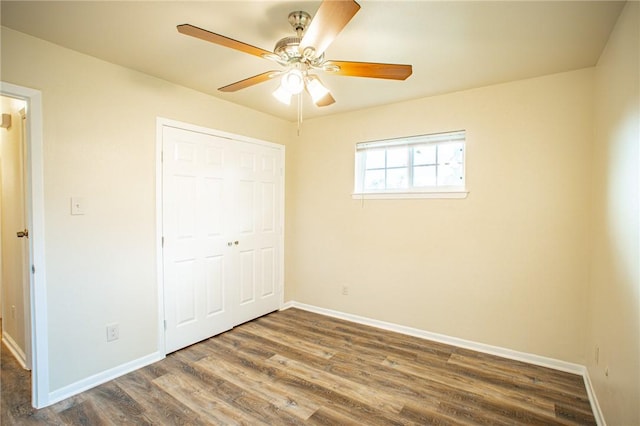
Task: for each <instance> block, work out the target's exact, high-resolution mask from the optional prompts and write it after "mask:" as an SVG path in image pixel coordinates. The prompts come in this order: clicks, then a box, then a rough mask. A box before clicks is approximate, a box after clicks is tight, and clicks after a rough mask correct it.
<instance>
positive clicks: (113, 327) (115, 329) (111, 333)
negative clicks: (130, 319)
mask: <svg viewBox="0 0 640 426" xmlns="http://www.w3.org/2000/svg"><path fill="white" fill-rule="evenodd" d="M119 338H120V326H119V325H118V324H115V323H114V324H107V342H113V341H114V340H118V339H119Z"/></svg>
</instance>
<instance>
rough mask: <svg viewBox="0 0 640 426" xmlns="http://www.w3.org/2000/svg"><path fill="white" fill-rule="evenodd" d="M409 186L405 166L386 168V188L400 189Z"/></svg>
mask: <svg viewBox="0 0 640 426" xmlns="http://www.w3.org/2000/svg"><path fill="white" fill-rule="evenodd" d="M408 186H409V172H408V169H407V168H406V167H403V168H401V169H387V189H400V188H407V187H408Z"/></svg>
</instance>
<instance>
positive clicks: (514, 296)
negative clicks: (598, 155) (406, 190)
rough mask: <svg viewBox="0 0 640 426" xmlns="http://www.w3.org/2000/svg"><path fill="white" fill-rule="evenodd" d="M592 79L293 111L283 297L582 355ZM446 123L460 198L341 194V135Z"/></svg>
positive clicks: (345, 160) (347, 183)
mask: <svg viewBox="0 0 640 426" xmlns="http://www.w3.org/2000/svg"><path fill="white" fill-rule="evenodd" d="M592 93H593V70H591V69H587V70H582V71H575V72H569V73H564V74H559V75H552V76H548V77H542V78H536V79H531V80H525V81H518V82H515V83H508V84H502V85H497V86H491V87H485V88H481V89H476V90H470V91H465V92H459V93H453V94H448V95H444V96H438V97H432V98H425V99H420V100H416V101H412V102H404V103H400V104H395V105H390V106H385V107H380V108H376V109H369V110H364V111H359V112H354V113H350V114H342V115H338V116H330V117H326V118H321V119H315V120H308V121H306V122H305V123H304V128H303V132H302V135H301V137H300V138H299V139H298V140H296V141H295V142H294V143H292V144H291V149H289V151H288V155H289V156H290V157H293V160H292V163H293V164H292V167H290V168H289V169H288V170H287V174H288V176H289V178H290V179H289V180H288V181H287V184H291V183H292V182H293V185H294V186H293V187H292V188H291V187H290V188H289V194H288V195H289V197H290V198H293V199H294V200H295V205H294V207H293V210H294V211H293V215H292V217H291V216H290V217H289V218H288V227H287V238H288V246H287V248H288V250H287V253H288V255H287V256H288V257H287V276H286V283H287V287H286V290H287V292H286V296H287V298H288V299H294V300H297V301H299V302H304V303H308V304H312V305H317V306H321V307H325V308H330V309H335V310H338V311H345V312H349V313H353V314H357V315H362V316H365V317H370V318H375V319H379V320H384V321H389V322H393V323H398V324H402V325H407V326H411V327H416V328H419V329H423V330H428V331H431V332H436V333H442V334H445V335H449V336H454V337H458V338H462V339H468V340H472V341H476V342H481V343H485V344H491V345H497V346H501V347H506V348H510V349H514V350H518V351H524V352H528V353H533V354H538V355H543V356H547V357H552V358H557V359H561V360H565V361H570V362H578V363H582V362H584V350H583V348H584V329H585V327H584V325H585V321H586V308H585V307H586V284H587V280H588V268H587V265H588V254H589V253H588V250H587V246H588V241H589V240H588V234H587V233H588V219H589V214H588V206H589V204H588V202H589V194H590V192H589V191H590V190H589V181H590V177H589V164H590V159H591V155H590V146H591V139H592V129H591V123H592V121H593V115H592V109H593V95H592ZM459 129H466V131H467V152H466V158H467V175H466V179H467V184H468V190H469V191H470V193H469V196H468V198H467V199H464V200H433V199H427V200H367V201H364V202H362V201H360V200H353V199H352V198H351V192H352V190H353V168H354V165H353V163H354V145H355V143H356V142H360V141H368V140H374V139H385V138H392V137H398V136H405V135H417V134H424V133H433V132H442V131H448V130H459ZM343 285H347V286H348V287H349V295H348V296H343V295H341V287H342V286H343Z"/></svg>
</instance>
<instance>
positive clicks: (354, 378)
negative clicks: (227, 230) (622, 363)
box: [0, 309, 595, 425]
mask: <svg viewBox="0 0 640 426" xmlns="http://www.w3.org/2000/svg"><path fill="white" fill-rule="evenodd" d="M0 380H1V382H0V386H1V398H0V404H1V407H0V411H1V418H0V420H1V423H2V425H14V424H19V425H23V424H27V425H28V424H46V425H56V424H59V425H123V424H131V425H144V424H167V425H180V424H185V425H187V424H193V425H196V424H224V425H227V424H230V425H233V424H246V425H258V424H269V425H276V424H326V425H347V424H354V425H355V424H357V425H388V424H403V425H406V424H422V425H426V424H437V425H443V424H490V425H515V424H539V425H554V424H559V425H576V424H579V425H586V424H595V420H594V417H593V415H592V412H591V407H590V405H589V401H588V398H587V393H586V391H585V387H584V383H583V379H582V377H580V376H576V375H572V374H568V373H563V372H558V371H555V370H551V369H547V368H542V367H537V366H532V365H529V364H525V363H522V362H517V361H511V360H507V359H502V358H498V357H495V356H491V355H486V354H481V353H477V352H473V351H469V350H465V349H460V348H456V347H452V346H447V345H444V344H441V343H434V342H430V341H426V340H422V339H418V338H414V337H408V336H404V335H401V334H396V333H392V332H388V331H384V330H379V329H375V328H371V327H366V326H362V325H358V324H354V323H350V322H346V321H341V320H337V319H333V318H329V317H325V316H322V315H317V314H313V313H309V312H305V311H301V310H298V309H288V310H286V311H282V312H276V313H273V314H270V315H267V316H264V317H262V318H259V319H257V320H254V321H252V322H249V323H246V324H243V325H241V326H239V327H236V328H234V329H233V330H231V331H229V332H227V333H224V334H221V335H219V336H216V337H213V338H211V339H208V340H206V341H203V342H201V343H198V344H196V345H193V346H191V347H189V348H186V349H183V350H181V351H178V352H175V353H173V354H170V355H169V356H167V358H166V359H164V360H162V361H160V362H157V363H155V364H153V365H151V366H148V367H145V368H142V369H140V370H138V371H135V372H133V373H130V374H127V375H125V376H122V377H120V378H118V379H116V380H113V381H111V382H108V383H105V384H103V385H101V386H98V387H96V388H94V389H91V390H89V391H87V392H84V393H82V394H80V395H77V396H75V397H72V398H69V399H67V400H65V401H62V402H60V403H57V404H55V405H53V406H51V407H48V408H45V409H42V410H34V409H33V408H31V404H30V384H29V382H30V375H29V373H28V372H26V371H24V370H22V369H21V368H20V367H19V366H18V364H17V362H16V361H15V360H14V359H13V358H12V356H11V354H9V353H8V351H7V350H6V349H5V348H4V346H3V348H2V375H1V376H0Z"/></svg>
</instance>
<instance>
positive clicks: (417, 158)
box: [413, 144, 436, 166]
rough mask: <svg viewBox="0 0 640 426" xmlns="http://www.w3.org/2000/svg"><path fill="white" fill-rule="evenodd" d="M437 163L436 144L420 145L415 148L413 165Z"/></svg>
mask: <svg viewBox="0 0 640 426" xmlns="http://www.w3.org/2000/svg"><path fill="white" fill-rule="evenodd" d="M425 164H436V146H435V145H433V144H432V145H419V146H416V147H414V148H413V165H414V166H421V165H425Z"/></svg>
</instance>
